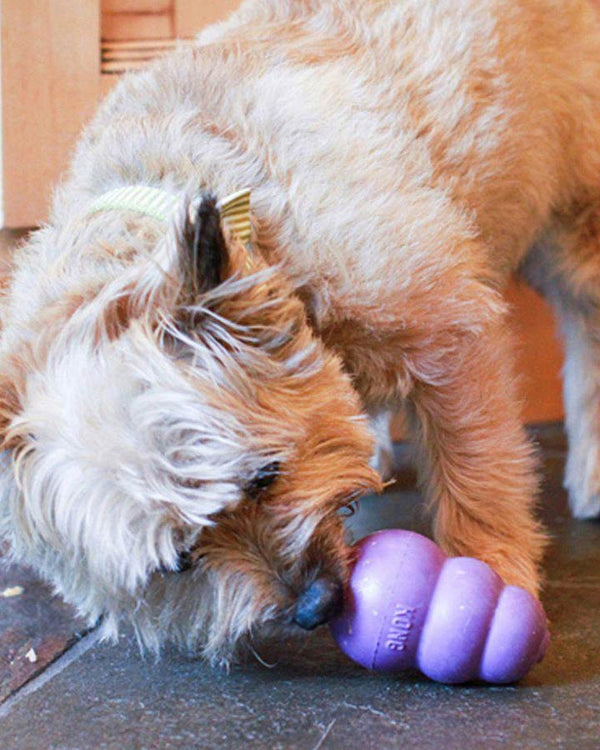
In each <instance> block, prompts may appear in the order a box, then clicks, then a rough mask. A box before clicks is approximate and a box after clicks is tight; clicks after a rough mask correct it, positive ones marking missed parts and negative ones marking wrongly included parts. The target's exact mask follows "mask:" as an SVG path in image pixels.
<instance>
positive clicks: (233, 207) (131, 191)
mask: <svg viewBox="0 0 600 750" xmlns="http://www.w3.org/2000/svg"><path fill="white" fill-rule="evenodd" d="M180 201H181V196H180V195H176V194H175V193H169V192H167V191H166V190H162V189H160V188H155V187H149V186H148V185H126V186H124V187H119V188H115V189H114V190H109V191H108V192H106V193H102V195H100V196H99V197H98V198H96V199H95V200H93V201H92V203H91V204H90V206H89V207H88V210H87V211H86V214H85V215H86V216H90V215H92V214H96V213H99V212H100V211H135V212H136V213H139V214H144V215H145V216H152V217H153V218H154V219H157V220H158V221H162V222H165V223H166V222H168V221H169V220H170V219H171V218H172V217H173V215H174V213H175V209H176V207H177V206H178V205H179V203H180ZM217 208H218V209H219V213H220V215H221V221H222V223H223V224H224V225H225V226H226V227H227V228H228V229H229V230H230V231H231V232H233V233H234V234H235V235H236V236H237V237H238V238H239V239H240V240H241V241H242V242H243V243H244V244H246V243H247V242H249V240H250V234H251V229H252V227H251V223H250V188H244V189H243V190H238V191H237V192H235V193H232V194H231V195H228V196H226V197H225V198H223V199H222V200H220V201H219V202H218V203H217Z"/></svg>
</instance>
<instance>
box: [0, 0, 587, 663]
mask: <svg viewBox="0 0 600 750" xmlns="http://www.w3.org/2000/svg"><path fill="white" fill-rule="evenodd" d="M140 183H142V184H147V185H150V186H155V187H160V188H163V189H164V190H166V191H169V192H176V193H178V194H180V196H181V198H180V207H179V210H178V211H177V212H176V216H174V218H173V221H172V222H171V224H170V225H169V226H168V227H165V226H163V224H161V222H159V221H156V220H155V219H153V218H151V217H149V216H142V215H139V214H137V213H134V212H129V211H125V210H123V211H118V210H113V211H103V212H96V213H93V214H90V213H89V210H88V209H89V206H90V204H91V202H92V201H93V200H94V199H95V198H96V197H97V196H99V195H101V194H102V193H104V192H105V191H108V190H110V189H112V188H115V187H118V186H122V185H129V184H140ZM246 186H249V187H251V188H252V219H253V239H252V251H251V252H250V254H248V252H247V251H246V248H245V247H244V246H243V245H242V244H241V243H240V241H239V240H238V239H237V238H236V237H235V236H234V235H232V234H230V233H227V232H226V231H225V230H223V231H225V235H224V236H222V235H221V234H220V233H221V229H220V228H219V227H218V225H217V226H216V227H215V225H214V222H213V225H212V229H210V228H209V229H207V230H206V231H207V232H208V236H207V238H205V240H207V242H208V246H209V247H212V249H213V251H215V249H216V251H217V252H216V261H213V262H212V266H210V268H208V270H207V264H206V263H204V264H202V263H200V264H198V262H197V261H198V258H197V257H195V256H194V253H197V251H198V247H197V245H196V244H195V239H194V238H195V237H196V238H197V234H198V228H199V226H200V225H198V222H201V221H203V220H202V219H201V218H200V217H199V216H198V217H197V218H196V219H195V220H194V219H193V215H194V212H195V210H196V208H195V207H196V204H197V201H198V196H199V195H202V194H204V193H206V192H210V193H213V194H214V195H216V196H217V198H220V197H223V196H225V195H227V194H229V193H232V192H234V191H236V190H238V189H240V188H243V187H246ZM206 201H208V203H206ZM202 205H204V206H205V208H206V206H207V205H208V206H209V207H210V205H214V204H213V203H211V199H210V198H206V197H205V198H204V199H203V201H202ZM190 210H191V211H192V218H190ZM209 213H210V211H209ZM213 219H214V215H213ZM194 221H195V222H196V223H194ZM200 229H201V230H202V231H205V229H203V228H202V226H200ZM211 232H212V234H211ZM599 237H600V19H599V16H598V12H597V9H596V7H595V6H594V5H593V4H591V2H589V0H450V1H449V2H443V3H442V2H435V1H434V0H430V1H429V0H426V1H424V0H403V1H402V2H394V1H392V0H370V1H368V0H319V2H316V0H249V1H248V2H245V3H244V4H243V5H242V7H241V8H240V10H239V11H238V12H237V13H235V14H234V15H233V16H232V17H231V18H230V20H228V21H227V22H225V23H223V24H220V25H217V26H215V27H212V28H210V29H208V30H207V31H206V32H205V33H203V34H202V35H201V37H200V38H199V41H198V44H197V45H196V46H194V47H193V48H191V49H182V50H180V51H178V52H177V53H175V54H173V55H171V56H169V57H167V58H165V59H163V60H160V61H159V62H157V63H155V64H153V65H152V66H151V67H150V68H149V69H148V70H147V71H145V72H142V73H139V74H135V75H129V76H127V77H126V78H125V79H124V80H123V81H122V82H121V83H120V84H119V85H118V86H117V87H116V89H115V90H114V92H113V93H112V94H111V95H110V96H109V97H108V99H107V100H106V101H105V103H104V104H103V105H102V107H101V108H100V111H99V113H98V115H97V116H96V118H95V119H94V121H93V122H92V123H91V125H90V126H89V127H88V128H87V129H86V130H85V132H84V135H83V138H82V140H81V142H80V144H79V146H78V149H77V152H76V155H75V158H74V161H73V165H72V168H71V171H70V174H69V175H68V177H67V179H66V181H65V182H64V184H63V185H62V187H61V188H60V190H59V191H58V193H57V195H56V198H55V202H54V208H53V216H52V220H51V222H50V224H49V225H48V226H46V227H44V228H43V229H41V230H40V231H39V232H37V233H35V234H34V235H33V236H32V238H31V240H30V241H29V243H28V245H27V246H26V247H24V248H23V249H21V251H20V252H19V253H18V255H17V256H16V258H15V266H14V271H13V273H12V275H11V276H10V278H7V279H6V280H5V283H4V289H5V293H4V299H3V304H2V311H1V314H2V339H1V352H0V354H1V369H0V373H1V384H0V392H1V404H2V432H3V436H4V447H5V449H6V453H5V461H4V469H3V494H2V498H1V501H0V510H1V519H2V532H3V535H4V536H5V537H6V538H7V539H8V540H9V541H10V544H11V547H12V549H13V551H14V554H15V555H16V556H17V557H18V558H20V559H24V560H26V561H28V562H30V563H32V564H33V565H34V566H35V567H36V568H37V570H38V571H39V572H41V573H42V575H44V576H45V577H46V578H48V579H49V580H51V581H52V582H53V583H54V584H55V586H56V588H57V589H58V590H59V591H60V592H61V593H62V594H63V595H64V596H65V598H66V599H67V600H69V601H71V602H73V603H74V604H75V605H76V606H77V607H78V608H79V610H80V611H82V612H84V613H85V614H86V615H87V616H88V617H90V618H91V619H94V618H97V617H98V616H99V615H104V621H105V627H106V628H107V632H111V631H112V632H114V630H115V628H116V626H117V622H118V620H119V619H120V618H121V617H122V616H129V617H130V618H131V619H132V620H133V621H134V623H135V625H136V627H137V629H138V632H139V633H140V637H141V639H142V640H143V642H144V643H145V644H147V645H149V646H151V647H158V646H159V644H160V643H161V642H162V641H163V640H164V639H166V638H170V639H174V640H177V641H179V642H182V643H183V644H185V645H186V646H187V647H190V648H192V649H195V650H197V651H199V652H201V653H203V654H204V655H205V656H207V657H208V658H209V659H211V660H213V661H227V660H228V659H229V658H230V657H231V656H232V654H233V653H234V651H235V647H236V645H237V644H239V643H243V642H244V641H247V640H248V639H249V638H251V637H252V636H253V634H254V633H261V632H265V631H268V632H276V633H281V632H291V631H293V630H294V629H296V626H295V625H294V624H293V622H292V620H293V619H294V612H295V611H296V609H295V608H296V606H297V605H296V602H297V600H298V598H299V597H300V598H302V596H303V592H305V591H306V590H307V588H308V587H310V584H311V583H312V582H313V581H315V580H322V579H323V578H325V579H328V580H334V581H343V580H344V578H345V575H346V570H347V548H346V546H345V541H344V534H343V527H342V520H341V517H340V514H339V509H340V508H341V507H343V506H344V505H346V504H348V503H349V502H351V501H352V500H353V499H354V498H355V497H358V496H359V495H361V494H363V493H365V492H368V491H370V490H373V489H378V488H379V487H380V478H379V475H378V474H377V473H376V472H375V471H374V470H373V469H372V468H371V466H370V463H369V459H370V456H371V454H372V451H373V444H372V443H373V441H372V437H371V432H370V430H369V428H368V423H367V417H366V416H365V415H370V416H371V417H372V419H373V420H374V422H375V423H376V424H377V425H378V426H379V429H380V430H381V427H382V425H383V426H385V425H386V423H387V417H386V413H387V412H388V411H389V410H390V409H395V408H399V407H401V406H402V407H404V408H405V409H406V412H407V414H408V415H409V420H408V421H409V424H410V425H411V426H412V431H413V435H414V439H415V442H416V444H417V446H418V450H419V455H420V471H421V480H422V485H423V489H424V492H425V493H426V496H427V499H428V502H429V507H430V508H431V510H432V512H433V514H434V518H435V526H434V528H435V534H436V537H437V540H438V541H439V542H440V543H441V544H442V545H443V546H444V548H445V549H446V550H447V551H448V552H450V553H455V554H465V555H473V556H477V557H479V558H481V559H483V560H485V561H487V562H488V563H490V564H491V565H492V566H493V567H494V568H495V569H496V570H497V571H498V573H500V574H501V575H502V576H503V577H504V578H505V580H506V581H507V582H509V583H513V584H519V585H522V586H524V587H525V588H527V589H528V590H529V591H531V592H533V593H537V592H538V587H539V563H540V558H541V555H542V551H543V547H544V534H543V532H542V530H541V528H540V526H539V524H538V522H537V521H536V520H535V519H534V516H533V513H532V506H533V503H534V496H535V490H536V480H535V478H534V471H533V469H534V467H533V459H532V451H531V447H530V445H529V443H528V441H527V438H526V436H525V433H524V431H523V429H522V427H521V424H520V421H519V407H518V403H517V400H516V397H515V386H514V374H513V368H512V357H511V351H510V348H511V347H510V336H509V333H508V331H507V330H506V315H505V313H506V306H505V303H504V301H503V298H502V296H501V291H502V288H503V286H504V285H505V283H506V280H507V278H508V276H509V274H510V273H511V272H513V271H515V270H517V269H522V270H523V272H524V274H525V275H526V276H527V278H529V279H530V280H532V281H533V283H534V284H535V285H536V286H537V287H538V288H540V289H542V290H543V291H544V292H545V293H547V294H548V297H549V299H550V300H551V301H552V303H553V304H554V306H555V307H556V310H557V312H558V314H559V316H560V318H561V319H562V321H563V327H564V331H565V338H566V342H567V365H566V408H567V427H568V430H569V437H570V443H571V445H570V450H571V453H570V458H569V463H568V467H567V478H566V482H567V485H568V487H569V490H570V496H571V502H572V507H573V511H574V513H575V515H577V516H579V517H586V516H593V515H597V514H598V513H599V512H600V493H599V491H600V418H599V414H598V411H599V404H600V399H599V396H600V394H599V390H600V377H599V374H598V370H599V368H598V359H599V358H600V345H599V330H600V312H599V309H597V308H599V305H600V283H599V282H600V279H599V274H600V253H599V250H600V239H599ZM211 243H212V244H211ZM205 244H206V242H205ZM213 254H214V252H213ZM198 268H204V271H205V274H206V276H205V277H203V276H202V274H200V275H199V274H198V273H197V269H198ZM384 453H385V451H384ZM184 563H185V564H184ZM183 568H185V569H183Z"/></svg>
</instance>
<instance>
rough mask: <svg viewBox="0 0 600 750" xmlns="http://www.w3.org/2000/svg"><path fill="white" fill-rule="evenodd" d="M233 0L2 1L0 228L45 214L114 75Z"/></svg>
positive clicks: (219, 13) (215, 16) (216, 15)
mask: <svg viewBox="0 0 600 750" xmlns="http://www.w3.org/2000/svg"><path fill="white" fill-rule="evenodd" d="M239 3H240V0H77V2H73V0H4V2H3V3H2V47H1V50H2V186H3V221H2V226H4V227H24V226H35V225H38V224H39V223H41V222H42V221H44V220H45V219H46V218H47V215H48V206H49V202H50V196H51V190H52V185H54V184H55V183H56V181H57V180H58V178H59V176H60V174H61V172H62V171H63V170H64V169H65V167H66V166H67V164H68V160H69V154H70V152H71V150H72V148H73V145H74V143H75V140H76V138H77V134H78V133H79V131H80V129H81V127H82V125H83V123H84V122H85V121H86V120H87V119H88V118H89V117H90V116H91V115H92V114H93V112H94V110H95V108H96V107H97V105H98V101H99V99H100V97H101V96H102V95H103V94H104V93H105V92H106V91H107V90H108V89H109V88H110V87H111V86H112V85H113V84H114V82H115V81H116V80H117V77H118V76H119V75H120V74H121V73H122V72H124V71H125V70H128V69H130V68H134V67H137V66H139V65H142V64H144V63H145V62H147V61H148V60H150V59H152V57H155V56H156V55H157V54H161V53H163V52H164V51H166V50H168V49H169V48H170V47H171V46H172V45H173V44H174V41H175V38H177V37H183V38H190V39H191V38H192V37H193V36H194V35H195V34H196V33H197V32H198V31H199V30H200V29H201V28H202V27H203V26H205V25H206V24H208V23H212V22H214V21H217V20H219V19H220V18H224V17H225V16H226V15H227V13H229V12H230V11H231V10H233V9H234V8H235V7H237V5H239Z"/></svg>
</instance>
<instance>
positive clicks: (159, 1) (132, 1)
mask: <svg viewBox="0 0 600 750" xmlns="http://www.w3.org/2000/svg"><path fill="white" fill-rule="evenodd" d="M173 2H174V0H102V3H101V8H102V12H103V13H166V12H169V11H170V10H171V9H172V7H173Z"/></svg>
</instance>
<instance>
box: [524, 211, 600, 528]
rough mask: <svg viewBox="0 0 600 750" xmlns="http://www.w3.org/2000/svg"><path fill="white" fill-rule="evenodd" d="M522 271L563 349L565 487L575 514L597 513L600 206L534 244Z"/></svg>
mask: <svg viewBox="0 0 600 750" xmlns="http://www.w3.org/2000/svg"><path fill="white" fill-rule="evenodd" d="M522 271H523V275H524V276H525V277H526V278H527V280H528V281H529V282H530V283H531V284H532V285H533V286H535V287H536V288H537V289H538V290H539V291H541V292H542V293H543V294H544V296H545V297H546V298H547V299H548V301H549V302H550V303H551V305H552V307H553V308H554V310H555V313H556V315H557V317H558V320H559V324H560V327H561V330H562V334H563V339H564V349H565V365H564V371H563V378H564V403H565V426H566V430H567V435H568V441H569V454H568V459H567V466H566V471H565V487H566V488H567V490H568V492H569V503H570V506H571V511H572V513H573V515H574V516H575V517H576V518H594V517H598V516H600V209H599V208H598V207H595V208H594V209H591V210H589V211H587V212H586V213H585V214H584V215H581V216H580V217H579V219H578V220H577V221H576V222H575V223H574V225H573V226H571V227H570V228H569V229H568V230H566V231H565V230H563V231H560V230H559V232H557V234H556V237H555V238H553V239H552V240H550V241H548V242H546V243H544V244H540V246H538V247H534V248H533V249H532V250H531V251H530V253H529V255H528V256H527V258H526V260H525V263H524V265H523V269H522Z"/></svg>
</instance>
